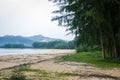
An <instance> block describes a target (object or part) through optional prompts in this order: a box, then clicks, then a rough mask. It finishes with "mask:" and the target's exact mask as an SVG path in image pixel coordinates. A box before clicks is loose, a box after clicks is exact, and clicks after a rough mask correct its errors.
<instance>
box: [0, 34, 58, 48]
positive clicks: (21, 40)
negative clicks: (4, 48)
mask: <svg viewBox="0 0 120 80" xmlns="http://www.w3.org/2000/svg"><path fill="white" fill-rule="evenodd" d="M54 40H57V39H54V38H49V37H44V36H42V35H35V36H30V37H24V36H13V35H6V36H1V37H0V45H4V44H7V43H11V44H24V45H26V46H31V45H32V43H33V42H48V41H54Z"/></svg>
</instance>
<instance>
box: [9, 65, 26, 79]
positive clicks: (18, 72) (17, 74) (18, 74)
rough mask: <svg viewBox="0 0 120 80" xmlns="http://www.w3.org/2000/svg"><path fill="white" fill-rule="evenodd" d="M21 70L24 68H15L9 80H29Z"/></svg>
mask: <svg viewBox="0 0 120 80" xmlns="http://www.w3.org/2000/svg"><path fill="white" fill-rule="evenodd" d="M24 68H25V66H24ZM21 69H23V66H20V67H18V68H15V69H14V71H13V74H12V75H11V76H10V77H9V78H8V79H7V80H27V79H26V76H25V75H23V73H22V72H21Z"/></svg>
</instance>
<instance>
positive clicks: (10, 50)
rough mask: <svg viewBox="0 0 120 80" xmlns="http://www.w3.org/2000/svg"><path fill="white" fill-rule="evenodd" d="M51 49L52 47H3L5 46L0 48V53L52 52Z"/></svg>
mask: <svg viewBox="0 0 120 80" xmlns="http://www.w3.org/2000/svg"><path fill="white" fill-rule="evenodd" d="M52 51H53V49H5V48H0V55H11V54H31V53H45V52H52Z"/></svg>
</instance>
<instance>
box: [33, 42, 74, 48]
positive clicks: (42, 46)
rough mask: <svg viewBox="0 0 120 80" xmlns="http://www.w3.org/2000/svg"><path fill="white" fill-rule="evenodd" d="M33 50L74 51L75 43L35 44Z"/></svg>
mask: <svg viewBox="0 0 120 80" xmlns="http://www.w3.org/2000/svg"><path fill="white" fill-rule="evenodd" d="M32 46H33V48H48V49H74V48H75V46H74V41H69V42H66V41H62V40H59V41H51V42H35V43H33V44H32Z"/></svg>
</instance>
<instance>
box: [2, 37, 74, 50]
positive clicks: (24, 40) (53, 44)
mask: <svg viewBox="0 0 120 80" xmlns="http://www.w3.org/2000/svg"><path fill="white" fill-rule="evenodd" d="M0 47H1V48H47V49H48V48H49V49H53V48H54V49H73V48H74V41H64V40H61V39H55V38H50V37H45V36H43V35H35V36H29V37H25V36H14V35H5V36H1V37H0Z"/></svg>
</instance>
